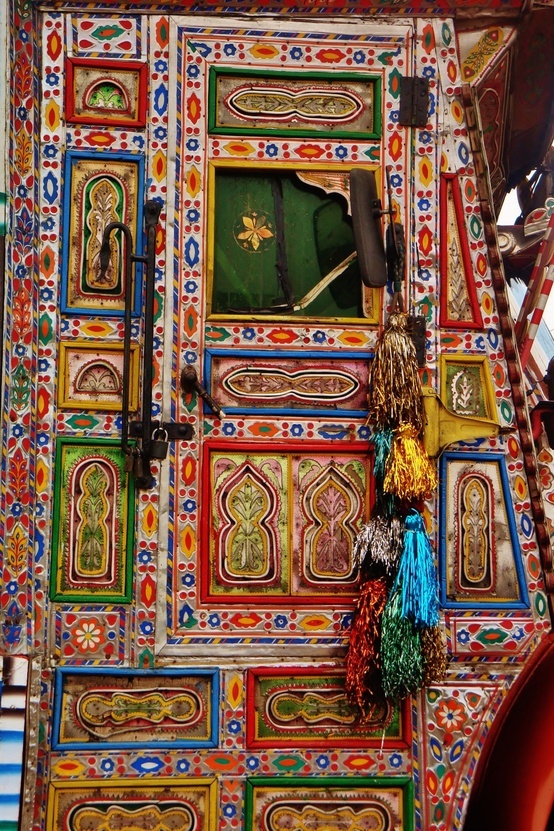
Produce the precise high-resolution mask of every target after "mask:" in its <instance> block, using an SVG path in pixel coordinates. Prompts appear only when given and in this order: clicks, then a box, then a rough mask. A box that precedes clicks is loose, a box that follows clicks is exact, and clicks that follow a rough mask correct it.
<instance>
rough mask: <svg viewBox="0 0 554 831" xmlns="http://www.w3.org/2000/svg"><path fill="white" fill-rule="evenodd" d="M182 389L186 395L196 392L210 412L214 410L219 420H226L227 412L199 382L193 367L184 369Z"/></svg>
mask: <svg viewBox="0 0 554 831" xmlns="http://www.w3.org/2000/svg"><path fill="white" fill-rule="evenodd" d="M181 389H182V390H183V392H185V393H191V392H195V393H196V394H197V395H199V396H200V398H202V399H203V400H204V401H205V402H206V404H207V405H208V407H209V408H210V410H212V411H213V412H214V413H215V414H216V416H217V417H218V418H221V419H223V418H225V412H224V411H223V410H222V409H221V407H220V406H219V404H217V403H216V402H215V401H214V400H213V398H212V396H211V395H210V393H209V392H208V390H207V389H205V388H204V387H203V386H202V384H201V383H200V381H199V380H198V374H197V372H196V369H195V368H194V367H193V366H186V367H184V369H183V371H182V372H181Z"/></svg>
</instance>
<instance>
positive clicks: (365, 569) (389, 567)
mask: <svg viewBox="0 0 554 831" xmlns="http://www.w3.org/2000/svg"><path fill="white" fill-rule="evenodd" d="M403 541H404V527H403V524H402V521H401V520H400V519H399V517H397V516H393V517H391V518H390V519H387V518H386V517H385V516H380V515H375V516H374V517H373V518H372V519H370V521H369V522H368V523H367V525H364V527H363V528H362V530H361V531H360V533H359V534H358V536H357V538H356V541H355V543H354V560H355V562H357V563H358V564H359V570H360V574H361V576H362V579H366V578H369V577H370V576H371V575H372V574H373V573H375V572H380V573H381V574H384V575H386V576H387V577H390V576H391V575H394V574H395V572H396V569H397V567H398V561H399V559H400V554H401V553H402V547H403Z"/></svg>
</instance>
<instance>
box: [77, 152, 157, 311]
mask: <svg viewBox="0 0 554 831" xmlns="http://www.w3.org/2000/svg"><path fill="white" fill-rule="evenodd" d="M65 166H66V167H65V191H64V220H65V225H64V235H63V237H62V243H63V275H62V293H61V303H62V310H63V311H65V312H71V313H73V314H77V313H80V314H84V315H91V314H113V315H122V314H123V306H124V302H123V301H124V296H125V274H124V270H123V261H124V257H123V240H122V236H121V234H120V233H114V234H112V236H111V237H110V247H111V257H110V261H109V264H108V268H107V270H106V273H105V274H102V273H101V267H100V248H101V245H102V235H103V233H104V228H106V227H107V225H109V223H110V222H123V223H125V224H126V225H128V226H129V227H130V229H131V232H132V236H133V239H134V240H135V241H138V240H139V239H140V236H139V235H142V195H143V179H144V172H143V171H144V159H143V158H142V157H141V156H136V155H132V154H130V153H109V152H105V153H99V152H98V151H96V152H95V153H80V152H76V151H69V152H68V153H67V154H66V161H65ZM139 274H140V269H139ZM133 294H134V305H135V309H134V311H135V312H136V310H137V308H138V302H139V298H140V295H141V290H140V280H138V279H137V280H135V286H134V292H133Z"/></svg>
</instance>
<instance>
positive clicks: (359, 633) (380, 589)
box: [345, 577, 388, 720]
mask: <svg viewBox="0 0 554 831" xmlns="http://www.w3.org/2000/svg"><path fill="white" fill-rule="evenodd" d="M387 596H388V586H387V581H386V580H385V578H383V577H379V578H377V579H375V580H368V581H367V582H366V583H364V584H363V585H362V587H361V589H360V596H359V599H358V605H357V607H356V613H355V617H354V622H353V624H352V629H351V631H350V645H349V648H348V655H347V656H346V684H345V687H346V692H347V694H348V698H349V700H350V701H351V703H352V704H355V705H357V706H358V707H359V709H360V711H361V713H362V720H364V719H365V720H367V719H369V718H371V714H372V712H373V709H374V708H375V706H377V705H378V702H379V701H380V700H382V692H381V683H380V672H379V669H380V667H379V648H380V639H381V632H380V629H381V616H382V614H383V610H384V608H385V604H386V602H387Z"/></svg>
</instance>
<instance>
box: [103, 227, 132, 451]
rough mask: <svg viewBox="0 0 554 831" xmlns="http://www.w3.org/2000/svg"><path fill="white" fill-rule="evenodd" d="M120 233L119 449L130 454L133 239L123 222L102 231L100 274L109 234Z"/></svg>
mask: <svg viewBox="0 0 554 831" xmlns="http://www.w3.org/2000/svg"><path fill="white" fill-rule="evenodd" d="M115 230H118V231H121V232H122V233H123V236H124V238H125V258H124V260H123V280H124V281H125V291H124V298H125V299H124V303H125V316H124V330H123V373H122V375H123V378H122V382H121V383H122V390H121V449H122V450H123V452H124V453H128V452H130V450H131V448H130V447H129V442H128V438H129V384H130V380H131V378H130V376H131V311H132V299H133V285H134V280H133V265H132V261H133V254H132V249H133V237H132V235H131V231H130V229H129V228H128V227H127V225H125V224H124V223H123V222H110V223H109V225H106V227H105V229H104V235H103V238H102V248H101V249H100V272H101V275H102V274H105V273H106V271H107V270H108V267H109V264H110V258H111V247H110V234H111V233H112V231H115Z"/></svg>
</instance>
